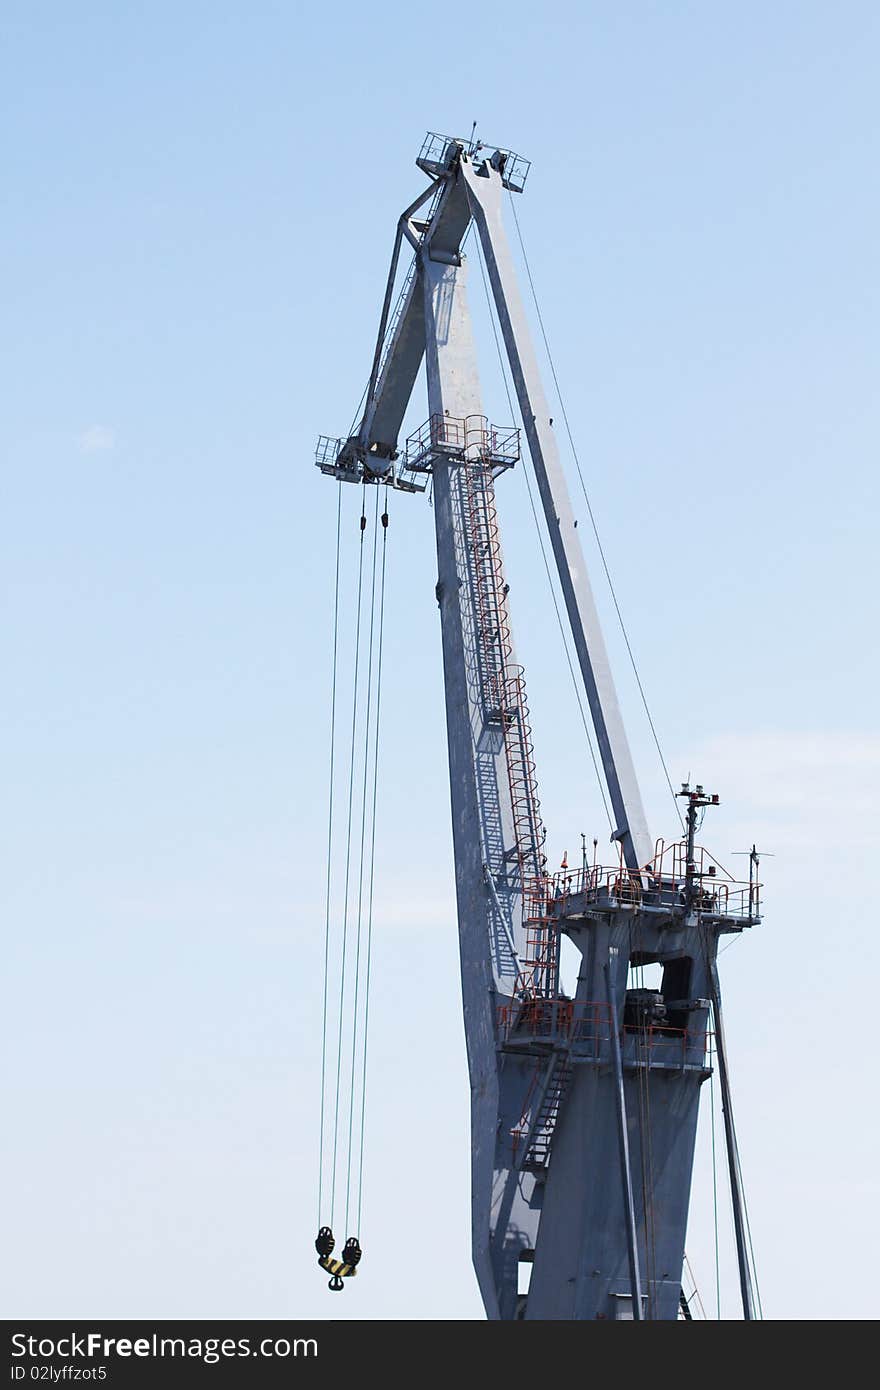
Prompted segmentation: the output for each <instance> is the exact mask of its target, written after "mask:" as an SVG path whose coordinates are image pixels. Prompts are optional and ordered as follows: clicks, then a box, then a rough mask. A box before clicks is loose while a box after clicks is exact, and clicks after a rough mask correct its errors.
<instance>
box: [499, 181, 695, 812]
mask: <svg viewBox="0 0 880 1390" xmlns="http://www.w3.org/2000/svg"><path fill="white" fill-rule="evenodd" d="M508 196H509V198H510V206H511V208H512V209H513V221H514V224H515V226H516V234H517V237H518V239H519V245H520V250H521V251H522V257H523V264H524V266H525V271H526V276H527V277H528V282H529V288H530V289H531V292H532V300H533V303H534V305H535V313H536V314H537V317H538V325H539V327H540V329H541V337H542V338H543V340H544V348H545V351H546V353H547V361H548V363H549V365H550V373H551V375H552V377H553V384H554V386H555V387H556V396H557V399H558V400H559V408H560V410H561V411H562V419H563V422H564V424H565V432H566V434H567V435H568V442H569V445H570V446H571V453H572V457H573V459H574V462H575V467H576V469H577V475H578V480H579V481H580V485H581V492H582V493H583V494H584V501H585V502H586V504H587V513H588V515H589V518H590V525H591V526H592V528H593V535H594V536H595V538H596V546H597V548H598V551H599V556H600V558H601V561H602V568H603V570H604V571H605V578H606V579H607V581H608V588H609V589H610V591H611V598H612V600H613V602H614V610H615V612H616V614H617V621H618V623H619V624H620V631H621V633H622V634H623V640H624V643H625V644H626V650H627V654H628V655H629V660H630V665H631V666H632V669H633V674H634V676H635V678H636V684H637V686H638V688H639V694H640V696H641V698H642V704H643V705H644V708H645V714H646V715H647V717H648V724H649V725H650V728H651V734H652V736H653V739H654V745H655V747H656V749H657V755H658V757H659V758H660V765H661V766H662V768H663V775H664V776H665V778H666V785H667V786H668V788H669V794H670V796H671V797H672V800H673V805H674V806H675V814H676V816H677V817H678V820H679V824H680V825H681V828H682V830H683V829H684V821H683V820H682V815H681V811H680V809H679V805H678V801H677V800H676V796H675V789H674V787H673V785H672V779H671V777H670V776H669V768H668V767H667V765H666V759H665V758H664V756H663V749H662V748H661V746H660V739H659V737H658V734H657V729H656V727H655V724H654V720H653V718H652V715H651V710H650V708H649V706H648V698H647V696H646V694H645V690H644V686H643V685H642V680H641V677H640V675H639V669H638V666H637V665H636V659H635V655H634V653H633V649H632V645H631V643H630V640H629V634H628V632H627V630H626V624H625V623H624V621H623V613H622V612H621V610H620V604H619V603H618V600H617V592H616V590H615V588H614V583H613V581H612V578H611V571H610V569H609V568H608V561H607V560H606V558H605V548H604V546H603V545H602V541H601V539H600V536H599V528H598V526H597V525H596V518H595V516H594V514H593V507H592V504H591V502H590V497H589V494H588V492H587V485H586V483H585V482H584V475H583V470H582V468H581V462H580V458H579V456H578V451H577V447H576V445H575V442H574V436H573V434H572V430H571V425H570V424H569V420H568V412H567V411H566V409H565V401H564V399H563V395H562V389H561V387H560V385H559V378H558V376H557V375H556V365H555V363H554V361H553V354H552V353H551V351H550V344H549V342H548V341H547V332H546V329H545V328H544V319H543V316H542V314H541V306H540V304H539V303H538V295H537V291H536V290H535V282H534V280H533V279H532V271H531V266H530V265H529V258H528V256H527V254H526V248H525V243H524V241H523V235H522V231H521V229H520V225H519V218H518V217H517V213H516V201H515V199H514V196H513V193H512V192H511V190H510V189H508Z"/></svg>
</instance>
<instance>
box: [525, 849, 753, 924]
mask: <svg viewBox="0 0 880 1390" xmlns="http://www.w3.org/2000/svg"><path fill="white" fill-rule="evenodd" d="M657 844H658V849H657V854H656V856H655V858H654V861H653V863H651V864H648V865H646V866H645V867H644V868H643V869H628V868H626V867H625V866H624V865H621V864H617V865H615V866H614V867H612V868H609V867H608V866H607V865H604V864H593V865H587V866H585V867H584V868H582V869H574V870H572V869H563V870H560V871H558V872H557V873H555V874H554V875H553V876H552V879H551V887H552V893H553V896H554V899H555V902H556V907H557V911H558V910H559V908H560V906H562V907H563V908H564V903H565V901H566V900H567V899H568V898H572V897H578V898H582V899H583V902H584V905H585V906H587V907H591V906H611V905H619V906H623V907H633V908H636V907H641V906H643V905H654V906H666V907H682V906H685V905H686V903H687V898H688V884H689V882H690V892H691V905H692V906H693V907H694V908H696V909H697V911H699V912H702V913H704V914H705V915H707V916H718V917H731V918H738V919H742V920H746V921H749V920H754V919H755V918H756V917H757V916H758V904H759V894H760V888H761V885H760V884H759V883H751V884H749V883H746V882H744V881H742V880H739V879H734V878H731V877H730V875H729V874H727V873H726V871H725V870H724V869H723V868H721V866H720V865H719V864H718V862H717V860H715V859H714V858H713V857H712V855H711V854H710V853H709V851H708V850H704V849H702V848H699V847H698V848H697V849H696V850H695V851H694V861H693V867H692V869H691V873H690V876H689V875H688V865H687V849H686V846H685V845H684V844H683V843H681V844H677V843H673V844H670V845H666V844H665V843H664V842H663V841H662V840H658V842H657Z"/></svg>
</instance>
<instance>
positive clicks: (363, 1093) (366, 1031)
mask: <svg viewBox="0 0 880 1390" xmlns="http://www.w3.org/2000/svg"><path fill="white" fill-rule="evenodd" d="M387 540H388V486H387V484H386V486H385V512H384V515H383V518H382V572H381V578H380V581H379V636H378V657H377V662H376V715H375V721H376V722H375V734H374V737H373V777H372V784H373V804H372V809H371V813H370V888H369V893H368V895H367V961H366V966H365V969H364V976H365V981H364V1047H363V1071H362V1077H361V1124H360V1154H359V1159H358V1188H357V1193H358V1200H357V1231H358V1235H360V1230H361V1210H362V1200H363V1191H364V1127H365V1119H366V1112H367V1043H368V1041H369V1036H370V1028H369V1025H370V979H371V965H372V953H373V885H374V875H375V869H376V804H377V791H378V784H379V716H380V712H381V701H382V652H383V646H384V633H385V559H386V546H387Z"/></svg>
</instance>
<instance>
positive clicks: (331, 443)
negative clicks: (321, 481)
mask: <svg viewBox="0 0 880 1390" xmlns="http://www.w3.org/2000/svg"><path fill="white" fill-rule="evenodd" d="M341 449H342V440H341V439H334V438H333V437H332V435H329V434H319V435H318V443H317V444H316V446H315V463H316V464H317V465H318V467H319V468H320V466H321V464H322V463H333V464H335V462H336V460H337V459H338V457H339V453H340V450H341Z"/></svg>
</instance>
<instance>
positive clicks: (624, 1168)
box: [604, 946, 642, 1322]
mask: <svg viewBox="0 0 880 1390" xmlns="http://www.w3.org/2000/svg"><path fill="white" fill-rule="evenodd" d="M608 954H609V960H606V962H605V967H604V970H605V991H606V993H607V995H608V1006H609V1008H610V1010H611V1027H610V1029H609V1032H610V1033H611V1055H612V1057H613V1059H614V1100H615V1104H616V1107H617V1143H618V1148H619V1153H620V1182H621V1187H622V1190H623V1212H624V1220H625V1221H626V1248H627V1254H628V1255H629V1281H630V1286H631V1288H632V1309H633V1318H634V1320H635V1321H636V1322H641V1321H642V1280H641V1275H640V1273H639V1247H638V1245H637V1243H636V1207H635V1201H634V1199H633V1185H632V1173H631V1172H630V1166H629V1138H628V1136H627V1132H626V1095H625V1093H624V1089H623V1061H622V1059H621V1055H620V1033H619V1031H618V1028H619V1024H618V1007H617V993H616V990H615V988H614V979H613V976H612V972H611V961H612V960H613V961H614V963H615V965H616V963H617V954H618V953H617V947H616V946H612V947H611V948H610V950H609V953H608Z"/></svg>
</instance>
